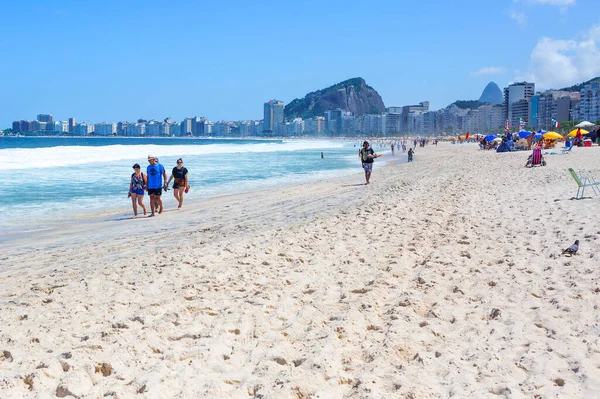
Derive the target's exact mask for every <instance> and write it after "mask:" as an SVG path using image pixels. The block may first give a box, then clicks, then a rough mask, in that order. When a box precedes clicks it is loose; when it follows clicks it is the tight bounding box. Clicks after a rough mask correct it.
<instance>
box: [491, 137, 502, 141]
mask: <svg viewBox="0 0 600 399" xmlns="http://www.w3.org/2000/svg"><path fill="white" fill-rule="evenodd" d="M493 141H502V139H501V138H500V137H496V138H495V139H494V140H493Z"/></svg>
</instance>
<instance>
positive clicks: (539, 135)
mask: <svg viewBox="0 0 600 399" xmlns="http://www.w3.org/2000/svg"><path fill="white" fill-rule="evenodd" d="M542 137H543V135H542V133H536V134H535V135H534V136H533V138H534V139H541V138H542Z"/></svg>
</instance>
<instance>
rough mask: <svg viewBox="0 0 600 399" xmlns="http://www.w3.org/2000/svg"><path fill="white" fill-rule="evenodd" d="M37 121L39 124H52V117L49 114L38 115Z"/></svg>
mask: <svg viewBox="0 0 600 399" xmlns="http://www.w3.org/2000/svg"><path fill="white" fill-rule="evenodd" d="M37 120H38V121H40V122H47V123H53V122H54V118H53V117H52V115H49V114H38V116H37Z"/></svg>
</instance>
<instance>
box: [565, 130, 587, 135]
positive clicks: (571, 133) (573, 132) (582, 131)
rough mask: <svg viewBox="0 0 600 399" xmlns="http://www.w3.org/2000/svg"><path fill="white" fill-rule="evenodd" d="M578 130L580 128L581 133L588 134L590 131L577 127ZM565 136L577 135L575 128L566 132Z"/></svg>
mask: <svg viewBox="0 0 600 399" xmlns="http://www.w3.org/2000/svg"><path fill="white" fill-rule="evenodd" d="M579 130H581V134H589V133H590V132H588V131H587V130H585V129H579ZM567 136H569V137H575V136H577V129H574V130H571V131H570V132H569V134H567Z"/></svg>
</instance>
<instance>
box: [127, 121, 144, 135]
mask: <svg viewBox="0 0 600 399" xmlns="http://www.w3.org/2000/svg"><path fill="white" fill-rule="evenodd" d="M145 135H146V124H145V123H130V124H129V125H127V126H126V127H125V136H129V137H139V136H145Z"/></svg>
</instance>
